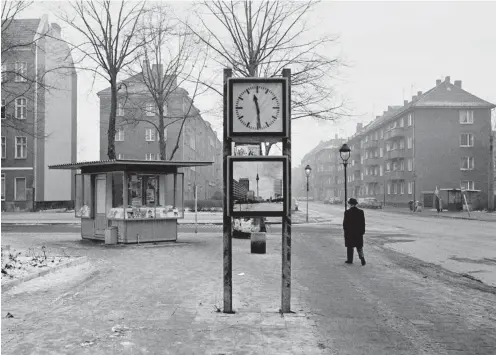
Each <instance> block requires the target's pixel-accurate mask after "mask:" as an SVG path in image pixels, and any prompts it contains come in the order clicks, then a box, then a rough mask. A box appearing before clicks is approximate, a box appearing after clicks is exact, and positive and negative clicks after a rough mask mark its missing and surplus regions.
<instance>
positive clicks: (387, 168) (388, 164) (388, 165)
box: [386, 161, 391, 171]
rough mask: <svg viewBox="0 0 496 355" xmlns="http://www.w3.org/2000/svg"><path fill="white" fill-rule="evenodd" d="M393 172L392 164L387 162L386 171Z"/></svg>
mask: <svg viewBox="0 0 496 355" xmlns="http://www.w3.org/2000/svg"><path fill="white" fill-rule="evenodd" d="M390 170H391V162H390V161H388V162H386V171H390Z"/></svg>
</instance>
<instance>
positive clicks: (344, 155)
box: [339, 143, 351, 211]
mask: <svg viewBox="0 0 496 355" xmlns="http://www.w3.org/2000/svg"><path fill="white" fill-rule="evenodd" d="M350 154H351V149H350V147H348V144H346V143H344V144H343V145H342V146H341V148H339V155H340V156H341V160H342V161H343V166H344V210H345V211H346V208H347V206H348V179H347V176H346V167H347V166H348V159H350Z"/></svg>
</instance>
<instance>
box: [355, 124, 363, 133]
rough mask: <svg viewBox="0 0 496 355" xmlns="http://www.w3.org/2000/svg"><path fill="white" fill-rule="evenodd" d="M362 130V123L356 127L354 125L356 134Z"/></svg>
mask: <svg viewBox="0 0 496 355" xmlns="http://www.w3.org/2000/svg"><path fill="white" fill-rule="evenodd" d="M362 128H363V123H361V122H358V123H357V125H356V131H357V132H360V131H361V130H362Z"/></svg>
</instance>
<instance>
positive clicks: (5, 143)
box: [2, 136, 7, 159]
mask: <svg viewBox="0 0 496 355" xmlns="http://www.w3.org/2000/svg"><path fill="white" fill-rule="evenodd" d="M6 157H7V141H6V138H5V136H2V159H5V158H6Z"/></svg>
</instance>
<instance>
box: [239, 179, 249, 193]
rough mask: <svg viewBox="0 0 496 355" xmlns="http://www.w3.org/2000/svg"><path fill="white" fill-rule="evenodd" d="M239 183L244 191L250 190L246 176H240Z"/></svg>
mask: <svg viewBox="0 0 496 355" xmlns="http://www.w3.org/2000/svg"><path fill="white" fill-rule="evenodd" d="M239 184H240V185H242V186H244V187H245V189H246V191H248V190H250V179H248V178H240V179H239Z"/></svg>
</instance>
